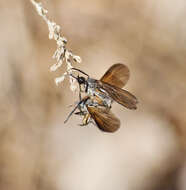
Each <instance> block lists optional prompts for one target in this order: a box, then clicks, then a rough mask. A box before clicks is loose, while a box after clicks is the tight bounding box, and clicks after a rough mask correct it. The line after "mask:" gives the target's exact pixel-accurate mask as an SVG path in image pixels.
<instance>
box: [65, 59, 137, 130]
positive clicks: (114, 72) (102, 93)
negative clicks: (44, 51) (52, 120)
mask: <svg viewBox="0 0 186 190" xmlns="http://www.w3.org/2000/svg"><path fill="white" fill-rule="evenodd" d="M72 69H73V70H75V71H78V72H80V73H82V74H84V75H85V76H86V77H83V76H79V75H78V76H77V77H76V76H73V75H72V77H74V78H76V79H77V82H78V84H79V88H80V90H79V99H80V101H79V103H78V104H77V106H76V107H75V108H74V110H73V111H72V112H71V113H70V114H69V116H68V118H67V119H66V120H65V122H67V120H68V119H69V118H70V116H71V115H72V114H73V113H74V112H75V111H76V109H79V112H77V113H76V114H79V115H83V116H84V118H83V125H87V124H88V123H89V121H90V120H91V119H93V121H94V122H95V124H96V125H97V126H98V128H99V129H101V130H102V131H105V132H114V131H116V130H117V129H118V128H119V127H120V121H119V119H118V118H117V117H116V116H115V115H114V114H112V112H111V111H110V109H111V106H112V103H113V101H115V102H117V103H119V104H121V105H122V106H124V107H126V108H128V109H133V110H134V109H137V106H136V104H137V103H138V100H137V98H136V97H135V96H134V95H133V94H131V93H130V92H128V91H126V90H123V89H122V88H123V87H124V86H125V84H126V83H127V81H128V79H129V76H130V73H129V69H128V67H127V66H126V65H124V64H121V63H118V64H114V65H112V66H111V67H110V68H109V69H108V70H107V71H106V73H105V74H104V75H103V77H102V78H101V79H100V80H96V79H93V78H90V77H89V75H88V74H86V73H85V72H83V71H81V70H79V69H76V68H72ZM82 88H83V90H82ZM82 92H84V93H85V94H86V96H85V97H84V98H83V99H82V98H81V96H82V95H81V93H82Z"/></svg>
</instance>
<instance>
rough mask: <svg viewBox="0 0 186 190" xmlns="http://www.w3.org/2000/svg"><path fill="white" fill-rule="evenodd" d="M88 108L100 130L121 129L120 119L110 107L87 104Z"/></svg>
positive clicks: (112, 130)
mask: <svg viewBox="0 0 186 190" xmlns="http://www.w3.org/2000/svg"><path fill="white" fill-rule="evenodd" d="M87 110H88V112H89V113H90V115H91V117H92V118H93V119H94V121H95V123H96V124H97V126H98V128H99V129H100V130H102V131H104V132H111V133H112V132H115V131H116V130H118V129H119V127H120V120H119V119H118V118H116V117H115V116H114V114H112V113H111V112H110V109H106V108H97V107H90V106H87Z"/></svg>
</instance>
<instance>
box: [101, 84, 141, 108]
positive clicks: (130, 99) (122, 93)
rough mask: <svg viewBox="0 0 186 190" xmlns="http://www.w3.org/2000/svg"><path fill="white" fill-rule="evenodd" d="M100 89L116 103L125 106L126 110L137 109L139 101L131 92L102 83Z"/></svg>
mask: <svg viewBox="0 0 186 190" xmlns="http://www.w3.org/2000/svg"><path fill="white" fill-rule="evenodd" d="M99 88H100V90H101V89H103V90H105V91H106V92H107V93H108V95H109V96H110V97H111V98H112V99H113V100H114V101H116V102H117V103H119V104H121V105H123V106H125V107H126V108H128V109H137V106H136V104H137V103H138V100H137V98H136V97H135V96H134V95H133V94H131V93H130V92H128V91H126V90H123V89H121V88H118V87H116V86H112V85H110V84H107V83H104V82H100V81H99Z"/></svg>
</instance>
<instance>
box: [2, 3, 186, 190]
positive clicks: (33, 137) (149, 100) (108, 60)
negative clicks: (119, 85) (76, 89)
mask: <svg viewBox="0 0 186 190" xmlns="http://www.w3.org/2000/svg"><path fill="white" fill-rule="evenodd" d="M43 4H44V6H45V7H46V8H47V9H48V10H49V17H50V18H51V19H52V20H54V21H55V22H56V23H58V24H60V25H61V26H62V32H63V35H64V36H65V37H66V38H67V39H68V48H69V49H72V50H73V52H74V53H75V54H77V55H79V56H81V57H82V59H83V62H82V63H81V64H78V65H75V66H76V67H78V68H80V69H82V70H83V71H85V72H87V73H89V74H90V75H91V76H92V77H94V78H100V77H101V76H102V75H103V74H104V72H105V71H106V70H107V69H108V68H109V67H110V66H111V65H112V64H114V63H117V62H122V63H125V64H126V65H127V66H128V67H129V68H130V72H131V77H130V80H129V82H128V84H127V85H126V88H125V89H127V90H129V91H130V92H132V93H133V94H135V95H136V96H137V97H138V99H139V102H140V103H139V104H138V110H137V111H130V110H127V109H124V108H123V107H121V106H119V105H117V104H114V106H113V112H114V113H115V114H116V115H117V116H118V117H119V118H120V120H121V123H122V125H121V128H120V130H118V131H117V132H116V133H113V134H106V133H103V132H101V131H99V129H97V128H96V127H95V126H93V125H89V126H86V127H81V126H79V125H78V124H79V123H81V119H80V118H79V117H78V116H73V117H72V118H71V120H70V121H69V122H68V123H67V124H66V125H64V124H63V121H64V119H65V118H66V116H67V115H68V113H69V112H70V111H71V109H72V108H69V105H70V104H73V103H74V102H75V101H76V100H77V97H78V96H77V94H74V93H72V91H70V89H69V82H68V80H67V81H65V82H64V83H62V84H61V85H60V86H58V87H56V86H55V84H54V78H55V77H57V76H60V75H61V74H62V73H63V72H64V71H65V67H62V68H61V69H60V70H58V71H57V72H55V73H51V72H50V71H49V68H50V66H51V65H52V64H54V63H55V61H54V60H53V59H52V54H53V53H54V51H55V49H56V44H55V42H54V41H50V40H49V39H48V28H47V26H46V24H45V23H44V21H43V20H42V18H41V17H39V16H38V15H37V13H36V11H35V9H34V7H33V6H32V4H31V3H30V1H29V0H16V1H7V0H1V1H0V23H1V28H0V91H1V93H0V189H1V190H80V189H81V190H95V189H96V190H123V189H126V190H185V189H186V164H185V147H186V140H185V139H186V62H185V60H186V22H185V18H186V1H185V0H178V1H173V0H164V1H160V0H141V1H139V0H115V1H113V0H90V1H87V0H78V1H77V0H46V1H44V0H43Z"/></svg>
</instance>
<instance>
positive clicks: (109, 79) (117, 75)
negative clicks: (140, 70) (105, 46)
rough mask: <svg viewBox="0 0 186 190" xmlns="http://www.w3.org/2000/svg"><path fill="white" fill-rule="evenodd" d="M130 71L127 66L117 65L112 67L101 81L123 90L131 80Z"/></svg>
mask: <svg viewBox="0 0 186 190" xmlns="http://www.w3.org/2000/svg"><path fill="white" fill-rule="evenodd" d="M129 75H130V73H129V69H128V67H127V66H126V65H124V64H121V63H117V64H114V65H112V66H111V67H110V68H109V69H108V70H107V71H106V73H105V74H104V75H103V77H102V78H101V81H103V82H106V83H108V84H111V85H113V86H117V87H119V88H123V87H124V86H125V84H126V83H127V81H128V80H129Z"/></svg>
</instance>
